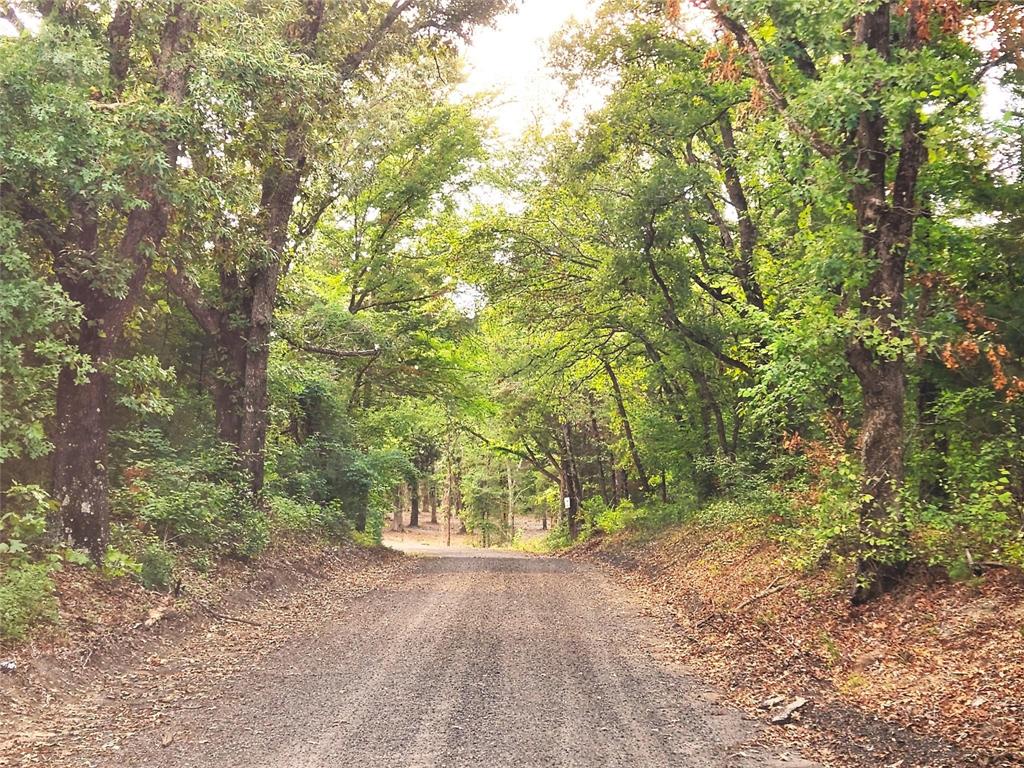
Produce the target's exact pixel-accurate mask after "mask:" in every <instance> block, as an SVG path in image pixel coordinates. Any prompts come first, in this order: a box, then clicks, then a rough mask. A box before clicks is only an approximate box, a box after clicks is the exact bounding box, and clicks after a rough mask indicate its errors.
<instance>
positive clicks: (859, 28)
mask: <svg viewBox="0 0 1024 768" xmlns="http://www.w3.org/2000/svg"><path fill="white" fill-rule="evenodd" d="M891 14H892V8H891V6H890V5H889V4H888V3H882V4H881V5H880V6H879V7H878V8H877V9H875V10H874V11H871V12H869V13H865V14H863V15H862V16H860V17H859V18H858V19H857V23H856V25H855V34H856V37H857V41H858V42H859V43H861V44H863V45H864V46H866V47H867V48H869V49H871V50H873V51H875V52H876V53H877V54H878V55H879V56H880V57H881V58H883V59H888V58H889V57H890V46H891V41H890V37H891V29H890V22H891ZM913 16H914V14H909V15H908V17H907V18H908V29H907V31H906V40H905V41H904V44H905V45H906V46H907V47H914V46H915V45H916V43H917V29H916V24H917V20H916V19H915V18H913ZM886 133H887V126H886V122H885V118H884V117H883V115H882V114H881V113H880V112H879V111H877V110H865V111H864V112H862V113H861V115H860V118H859V120H858V123H857V131H856V136H855V141H856V163H855V167H856V171H857V173H858V177H859V178H860V179H861V181H860V183H858V184H857V185H856V186H855V187H854V188H853V191H852V194H851V202H852V203H853V206H854V210H855V211H856V214H857V228H858V230H859V232H860V234H861V252H862V255H863V257H864V259H865V261H866V262H867V263H868V264H869V265H870V267H871V270H872V272H871V273H870V276H869V277H868V281H867V285H866V286H865V287H864V288H863V289H862V290H861V292H860V297H859V298H860V302H859V314H860V317H861V318H862V319H863V320H865V321H868V322H869V323H870V324H871V325H872V327H873V328H876V329H877V330H878V331H879V332H880V333H881V334H882V335H883V337H885V338H888V339H892V340H893V341H895V342H899V341H900V340H901V339H902V336H903V331H902V321H903V316H904V296H903V289H904V279H905V275H906V253H907V248H908V246H909V241H910V237H911V234H912V232H913V226H914V220H915V218H916V216H917V211H916V204H915V202H914V199H915V191H916V185H917V175H918V172H919V170H920V168H921V165H922V164H923V163H924V160H925V151H924V140H923V136H922V135H921V125H920V123H919V121H918V119H917V118H916V117H911V118H909V119H908V122H907V125H906V127H905V128H904V130H903V134H902V139H901V146H900V151H899V162H898V164H897V168H896V173H895V177H894V178H893V179H892V181H891V188H892V192H891V199H887V197H888V195H889V194H890V193H889V188H890V179H889V178H888V166H889V163H888V161H889V152H890V150H889V149H888V148H887V145H886ZM893 346H894V350H893V351H885V350H883V351H881V352H879V351H878V350H877V349H876V348H875V347H874V346H873V345H869V344H868V343H867V341H866V340H865V339H864V338H861V337H858V338H855V339H853V340H852V341H851V343H850V344H849V346H848V348H847V359H848V360H849V362H850V366H851V368H853V370H854V372H855V373H856V374H857V379H858V380H859V382H860V388H861V395H862V398H863V408H864V423H863V425H862V427H861V433H860V443H861V464H862V468H863V472H864V476H863V479H862V481H861V499H862V502H861V506H860V511H859V517H860V534H861V540H862V545H861V552H860V557H859V559H858V564H857V587H856V589H855V591H854V594H853V602H854V603H855V604H859V603H863V602H865V601H867V600H869V599H870V598H871V597H873V596H875V595H878V594H880V593H881V592H884V591H886V590H887V589H889V588H890V587H891V586H892V585H893V584H894V583H895V581H896V580H897V579H898V578H899V576H900V575H901V574H902V572H903V571H904V570H905V567H906V554H905V547H904V544H905V539H906V534H905V531H904V530H903V526H902V520H901V515H900V511H899V491H900V487H901V485H902V483H903V472H904V445H903V440H904V433H903V422H904V409H905V396H906V363H905V360H904V357H903V353H902V351H900V349H899V347H898V344H896V345H893ZM864 542H866V545H865V544H864Z"/></svg>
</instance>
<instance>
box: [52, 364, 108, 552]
mask: <svg viewBox="0 0 1024 768" xmlns="http://www.w3.org/2000/svg"><path fill="white" fill-rule="evenodd" d="M106 415H107V377H106V375H105V374H104V373H101V372H99V371H94V372H93V373H91V374H90V375H89V377H88V378H87V379H86V381H85V382H84V383H82V384H78V383H76V382H75V372H74V371H72V370H70V369H68V368H64V369H62V370H61V372H60V376H59V378H58V381H57V431H56V434H55V435H54V439H53V444H54V455H53V489H54V496H55V498H56V499H57V502H58V503H59V504H60V518H59V530H60V538H61V540H62V541H65V542H67V543H69V544H73V545H75V546H80V547H84V548H85V549H87V550H88V551H89V554H90V555H92V557H93V559H94V560H97V561H98V560H100V559H101V558H102V557H103V553H104V551H105V550H106V548H107V535H108V530H109V521H110V497H109V494H108V478H107V468H106V466H104V462H106V459H107V418H106Z"/></svg>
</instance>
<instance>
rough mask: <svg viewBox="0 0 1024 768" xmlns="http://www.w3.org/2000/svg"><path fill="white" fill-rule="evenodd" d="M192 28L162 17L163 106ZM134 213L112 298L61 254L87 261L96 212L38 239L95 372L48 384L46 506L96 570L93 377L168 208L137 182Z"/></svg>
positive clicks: (100, 504)
mask: <svg viewBox="0 0 1024 768" xmlns="http://www.w3.org/2000/svg"><path fill="white" fill-rule="evenodd" d="M132 13H133V11H132V7H131V6H130V4H123V5H121V6H118V8H117V10H116V11H115V13H114V18H113V20H112V21H111V24H110V27H109V29H108V38H109V39H110V41H111V52H110V56H111V59H110V75H111V81H112V84H113V86H114V87H115V89H116V90H117V92H118V93H120V88H121V85H122V83H123V79H124V77H125V75H126V74H127V67H128V64H127V61H128V60H127V47H128V45H129V43H130V39H131V36H132V24H133V20H132ZM195 23H196V18H195V17H194V16H193V15H192V14H191V13H190V12H188V10H187V9H186V7H185V6H184V4H182V3H176V4H174V5H173V6H172V7H171V8H170V9H169V11H168V14H167V17H166V19H165V20H164V24H163V27H162V29H161V32H160V40H159V52H158V53H157V54H156V65H157V80H158V84H159V87H160V89H161V91H162V93H163V96H164V97H165V98H166V99H167V101H168V102H169V103H172V104H180V103H181V101H182V99H183V98H184V95H185V91H186V73H185V70H184V69H182V68H181V61H180V57H179V54H180V53H181V52H182V51H183V50H187V49H188V47H189V45H190V33H191V31H192V30H193V29H194V25H195ZM180 151H181V147H180V145H179V143H178V140H177V139H171V140H168V141H167V142H166V143H165V145H164V157H165V160H166V162H167V164H168V167H170V168H174V167H175V164H176V163H177V158H178V155H179V153H180ZM136 194H137V196H138V198H139V199H140V200H141V201H142V203H141V204H140V205H138V206H136V207H134V208H132V209H131V211H130V212H129V213H128V214H127V217H126V218H125V219H124V221H123V231H122V232H121V234H120V239H119V240H118V241H117V246H116V258H117V262H118V263H119V264H120V265H121V266H122V267H123V268H125V269H126V270H128V271H129V276H128V281H127V286H126V290H125V291H124V293H123V294H122V295H117V296H114V295H110V294H107V293H104V292H103V291H102V290H101V289H99V288H98V287H97V286H96V285H94V284H93V282H92V280H91V278H90V277H89V276H88V275H83V274H82V272H81V270H80V268H79V265H77V264H75V263H74V261H73V260H72V259H71V258H69V254H71V253H73V252H77V253H94V252H97V251H98V249H100V248H102V247H103V245H102V243H101V241H100V235H99V233H100V231H101V229H102V226H101V223H100V220H99V215H98V213H97V211H96V210H95V209H94V208H92V207H91V206H90V205H89V204H88V203H81V202H80V201H76V202H75V203H73V204H72V206H71V208H72V213H73V215H74V218H75V222H74V224H75V226H74V227H72V228H71V229H72V230H73V231H75V235H74V237H73V238H69V239H68V240H66V241H65V240H64V239H63V238H60V237H54V236H49V237H47V238H46V239H47V246H48V247H49V248H50V250H51V252H52V253H53V261H54V263H53V268H54V273H55V275H56V278H57V281H58V282H59V283H60V285H61V287H62V288H63V289H64V290H65V291H66V292H67V294H68V296H69V297H70V298H71V299H72V300H73V301H75V302H77V303H78V304H79V305H80V306H81V308H82V321H81V323H80V325H79V333H78V340H77V344H78V351H79V352H81V353H83V354H84V355H85V356H86V357H87V358H88V359H89V361H90V362H91V363H92V364H93V365H94V367H95V368H96V370H94V371H93V372H92V373H90V374H88V376H87V378H86V380H85V381H84V382H82V383H78V382H76V372H75V371H72V370H70V369H68V368H66V367H65V368H62V369H61V371H60V374H59V376H58V380H57V395H56V410H57V420H56V421H57V423H56V426H57V430H56V434H55V435H54V439H53V442H54V455H53V473H52V478H53V489H52V490H53V496H54V498H55V499H56V500H57V503H58V505H59V507H58V515H59V520H58V525H57V526H56V528H57V530H59V532H60V537H61V538H62V539H63V540H65V541H68V542H69V543H71V544H74V545H76V546H81V547H84V548H86V549H88V551H89V553H90V554H91V555H92V557H93V558H94V559H95V560H99V559H100V558H101V557H102V556H103V553H104V550H105V549H106V545H107V537H108V534H109V524H110V497H109V488H108V485H109V479H108V477H107V466H106V464H107V429H108V425H109V421H110V419H109V402H108V391H107V389H108V380H107V375H106V373H105V372H104V371H103V367H104V366H105V365H106V364H107V363H108V362H109V361H110V360H111V359H112V358H113V356H114V354H115V352H116V347H117V343H118V341H119V339H120V337H121V334H122V332H123V330H124V325H125V322H126V321H127V320H128V318H129V316H130V315H131V313H132V311H133V310H134V308H135V306H136V304H137V303H138V300H139V297H140V295H141V293H142V288H143V285H144V283H145V280H146V276H147V275H148V273H149V268H150V258H151V254H152V253H155V252H158V251H159V250H160V245H161V242H162V240H163V237H164V235H165V234H166V232H167V226H168V214H169V211H168V206H167V203H166V201H165V200H164V199H163V198H162V197H161V195H160V194H159V193H158V187H157V184H156V181H155V180H154V179H151V178H146V179H144V180H143V181H142V182H141V183H140V185H139V188H138V189H137V190H136Z"/></svg>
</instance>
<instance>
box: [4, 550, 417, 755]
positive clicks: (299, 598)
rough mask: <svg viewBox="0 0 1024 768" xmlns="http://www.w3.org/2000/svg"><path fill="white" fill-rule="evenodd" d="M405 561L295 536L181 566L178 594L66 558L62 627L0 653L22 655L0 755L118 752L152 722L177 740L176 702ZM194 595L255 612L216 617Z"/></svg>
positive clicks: (9, 681)
mask: <svg viewBox="0 0 1024 768" xmlns="http://www.w3.org/2000/svg"><path fill="white" fill-rule="evenodd" d="M405 567H408V561H407V560H405V559H403V558H402V557H401V556H399V555H397V554H395V553H393V552H391V551H389V550H383V549H378V550H367V549H363V548H360V547H356V546H354V545H346V546H342V547H333V548H330V549H324V548H323V546H322V545H317V544H315V543H312V542H306V543H304V544H303V543H297V542H292V543H290V544H289V545H288V546H287V547H284V546H282V547H279V548H278V549H276V550H275V551H271V552H269V553H267V555H266V556H264V557H263V558H261V559H260V560H259V561H258V562H257V563H254V564H251V565H248V566H246V565H243V564H241V563H223V564H221V565H220V566H219V567H218V569H217V570H216V572H215V573H214V574H212V575H211V576H203V577H200V576H199V575H198V574H185V575H184V576H185V578H184V582H185V591H184V594H183V595H182V596H181V597H180V598H179V599H177V600H174V601H170V600H168V598H167V597H166V596H164V595H160V594H158V593H153V592H147V591H145V590H143V589H141V587H138V586H137V585H135V584H132V583H131V582H129V581H128V580H117V581H114V582H111V581H109V580H105V579H103V578H102V577H100V576H97V575H95V574H93V573H91V572H88V571H85V570H83V569H68V571H66V572H64V573H61V574H60V575H59V576H58V596H59V600H60V605H61V621H60V623H59V624H58V625H57V627H56V628H54V629H52V630H49V631H44V632H37V633H35V634H34V636H33V638H32V639H31V640H30V641H29V642H28V643H24V644H22V645H20V646H18V647H14V648H12V647H8V648H7V649H5V650H4V651H3V652H2V653H0V655H3V656H4V657H5V658H7V657H10V656H13V657H14V658H16V659H17V661H18V670H17V672H16V673H15V674H12V675H4V676H3V678H0V766H3V768H13V767H14V766H47V768H58V766H61V765H64V764H68V763H70V761H71V760H72V759H76V760H81V759H82V757H83V756H85V755H89V754H103V753H106V754H111V753H116V752H117V751H118V750H119V749H120V745H121V743H122V742H123V741H124V740H125V739H126V738H127V737H129V736H131V735H133V734H134V733H137V732H139V731H142V730H145V729H151V728H154V727H155V728H156V729H157V731H158V732H161V733H162V736H161V737H160V738H162V739H164V740H170V741H173V739H174V738H175V734H174V733H172V732H169V731H167V730H166V725H165V724H166V723H167V722H168V716H169V714H170V713H171V712H172V711H180V710H182V709H190V708H196V707H198V702H200V701H202V700H203V699H204V698H205V697H207V696H209V695H211V694H213V693H214V692H216V691H217V690H218V689H219V688H220V687H221V686H223V685H224V683H225V682H226V681H227V680H230V679H231V678H232V677H234V676H235V675H237V674H239V673H244V672H245V671H246V670H249V669H252V668H253V667H257V666H259V664H260V663H261V660H262V659H263V658H264V657H265V656H266V655H267V654H268V653H270V652H271V651H273V650H274V649H276V648H278V647H279V646H280V645H281V644H282V643H284V642H286V641H287V640H288V638H290V637H292V636H294V635H295V634H297V633H302V632H315V631H316V630H317V628H318V627H319V626H322V624H323V623H324V622H328V621H330V620H332V619H333V618H335V617H336V616H338V615H340V614H341V613H343V612H344V610H345V606H346V604H347V602H348V601H349V600H351V599H352V598H354V597H356V596H358V595H360V594H363V593H365V592H368V591H370V590H371V589H373V588H374V587H376V586H378V585H380V584H382V583H384V582H385V581H386V580H387V579H388V578H390V576H391V575H392V574H393V573H394V572H395V571H396V570H397V569H401V568H405ZM199 601H202V602H203V603H204V604H205V605H206V606H208V607H213V608H214V609H215V612H216V613H218V614H220V615H222V616H230V617H237V618H244V619H245V620H247V621H249V622H251V623H239V622H237V621H231V620H229V619H223V618H221V619H218V618H214V617H213V616H211V615H210V614H209V613H208V612H207V611H204V610H202V609H200V608H199V607H198V603H199ZM157 612H160V613H161V615H160V617H159V619H157V620H156V621H154V622H151V625H150V626H149V627H147V626H146V621H147V620H148V619H152V618H153V617H154V615H155V614H156V613H157ZM78 764H81V763H78Z"/></svg>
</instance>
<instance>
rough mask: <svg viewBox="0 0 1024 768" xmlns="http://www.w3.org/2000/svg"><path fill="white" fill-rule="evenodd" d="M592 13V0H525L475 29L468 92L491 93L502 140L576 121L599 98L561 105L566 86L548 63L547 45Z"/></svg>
mask: <svg viewBox="0 0 1024 768" xmlns="http://www.w3.org/2000/svg"><path fill="white" fill-rule="evenodd" d="M594 13H595V5H594V3H593V2H592V0H524V2H523V3H522V5H521V6H520V7H519V9H518V10H517V12H515V13H510V14H506V15H504V16H502V17H500V18H499V19H498V21H497V22H496V23H495V24H494V26H493V27H488V28H483V29H478V30H477V31H476V33H475V34H474V36H473V42H472V44H471V45H470V46H469V47H468V48H467V50H466V51H465V59H466V71H467V78H466V82H465V84H464V85H463V86H462V88H461V89H460V90H461V91H462V92H464V93H467V94H484V93H493V94H494V95H495V98H494V103H493V107H492V108H491V114H492V115H493V117H494V120H495V124H496V126H497V127H498V129H499V130H500V132H501V136H502V137H503V139H504V140H505V141H514V140H515V139H517V138H518V137H519V136H520V135H521V134H522V133H523V131H524V130H526V129H528V128H529V127H531V126H532V125H533V124H534V123H537V122H539V124H540V125H541V127H542V128H543V129H544V130H546V131H547V130H551V129H552V128H554V127H555V126H556V125H558V124H559V123H561V122H563V121H565V120H567V119H568V120H570V121H576V120H578V119H579V118H580V117H582V115H583V114H585V112H586V110H587V109H588V108H591V107H593V106H595V105H596V103H597V102H598V100H599V96H598V95H597V94H594V98H593V99H581V98H579V94H576V98H574V99H573V101H572V104H565V103H563V99H562V97H563V95H564V88H563V87H562V84H561V83H560V82H559V80H558V75H557V73H555V72H554V71H553V70H552V69H550V68H549V67H548V65H547V46H548V43H549V41H550V40H551V37H552V36H553V35H555V34H556V33H557V32H558V31H559V30H560V29H561V28H562V27H563V26H564V25H565V24H566V23H567V22H568V21H570V20H571V19H573V18H575V19H578V20H585V19H588V18H590V17H592V16H593V15H594Z"/></svg>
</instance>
